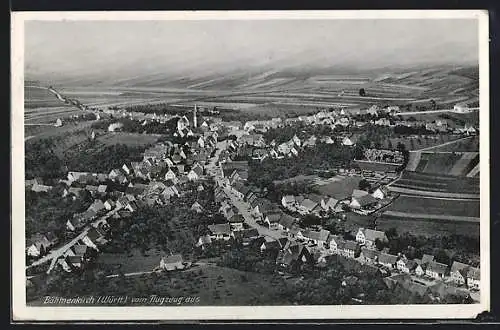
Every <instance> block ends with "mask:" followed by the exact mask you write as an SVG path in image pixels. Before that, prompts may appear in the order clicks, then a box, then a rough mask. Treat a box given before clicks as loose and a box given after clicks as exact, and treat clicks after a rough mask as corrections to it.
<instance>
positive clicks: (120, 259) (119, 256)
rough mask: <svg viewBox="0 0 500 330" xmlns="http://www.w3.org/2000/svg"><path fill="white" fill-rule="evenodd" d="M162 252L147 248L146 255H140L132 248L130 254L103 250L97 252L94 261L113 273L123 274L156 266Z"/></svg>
mask: <svg viewBox="0 0 500 330" xmlns="http://www.w3.org/2000/svg"><path fill="white" fill-rule="evenodd" d="M164 254H165V253H164V252H162V251H158V250H149V251H147V253H146V255H142V253H140V251H138V250H133V251H132V252H131V253H130V254H127V253H111V252H103V253H101V254H99V256H98V258H97V260H96V262H97V264H98V267H100V268H102V269H108V270H112V273H113V274H117V273H118V271H120V272H122V273H124V274H126V273H134V272H146V271H152V270H153V269H154V268H155V267H158V266H159V265H160V259H161V257H162V255H164Z"/></svg>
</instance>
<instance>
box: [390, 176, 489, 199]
mask: <svg viewBox="0 0 500 330" xmlns="http://www.w3.org/2000/svg"><path fill="white" fill-rule="evenodd" d="M392 186H393V187H401V188H408V189H413V190H421V191H426V192H440V193H444V194H446V193H451V194H467V195H476V196H477V198H479V191H480V189H479V179H478V178H466V177H454V176H445V175H437V174H428V173H418V172H409V171H405V172H404V173H403V175H402V177H401V179H400V180H398V181H396V182H395V183H394V184H393V185H392ZM392 186H391V187H392Z"/></svg>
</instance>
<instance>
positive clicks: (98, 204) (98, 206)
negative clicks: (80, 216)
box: [88, 199, 106, 213]
mask: <svg viewBox="0 0 500 330" xmlns="http://www.w3.org/2000/svg"><path fill="white" fill-rule="evenodd" d="M88 210H94V211H95V213H99V212H101V211H104V210H106V206H105V205H104V203H103V202H102V200H100V199H96V200H94V202H93V203H92V205H90V206H89V208H88Z"/></svg>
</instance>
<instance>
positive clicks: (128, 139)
mask: <svg viewBox="0 0 500 330" xmlns="http://www.w3.org/2000/svg"><path fill="white" fill-rule="evenodd" d="M158 138H159V136H157V135H152V134H139V133H124V132H118V133H107V132H106V133H104V135H101V136H99V137H98V138H97V140H98V141H100V142H102V143H104V144H106V145H111V144H118V143H120V144H126V145H128V146H134V147H135V146H145V145H149V144H153V143H155V142H156V141H157V140H158Z"/></svg>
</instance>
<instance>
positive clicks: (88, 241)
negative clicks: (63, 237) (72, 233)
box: [82, 228, 106, 251]
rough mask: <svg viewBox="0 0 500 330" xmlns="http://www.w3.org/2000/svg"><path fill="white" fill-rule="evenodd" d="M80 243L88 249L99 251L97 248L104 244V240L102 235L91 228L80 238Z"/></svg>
mask: <svg viewBox="0 0 500 330" xmlns="http://www.w3.org/2000/svg"><path fill="white" fill-rule="evenodd" d="M82 242H83V243H84V244H85V245H87V246H88V247H90V248H92V249H95V250H97V251H99V248H98V246H99V245H100V244H104V243H105V242H106V240H105V239H104V237H103V235H102V234H101V233H100V232H99V231H98V230H97V229H95V228H91V229H90V230H89V231H88V232H87V235H85V236H84V237H83V238H82Z"/></svg>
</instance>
